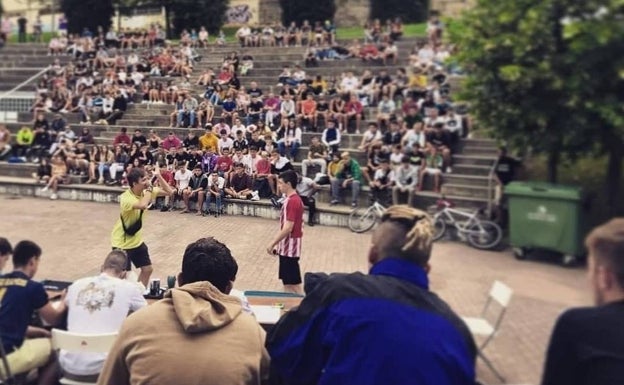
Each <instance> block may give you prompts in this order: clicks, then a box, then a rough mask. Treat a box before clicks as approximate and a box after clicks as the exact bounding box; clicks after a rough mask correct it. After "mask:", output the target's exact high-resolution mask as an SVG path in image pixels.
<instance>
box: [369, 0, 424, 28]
mask: <svg viewBox="0 0 624 385" xmlns="http://www.w3.org/2000/svg"><path fill="white" fill-rule="evenodd" d="M428 12H429V1H427V0H370V18H371V19H379V20H387V19H394V18H396V17H400V18H401V20H403V21H404V22H407V23H420V22H423V21H425V20H426V19H427V16H428Z"/></svg>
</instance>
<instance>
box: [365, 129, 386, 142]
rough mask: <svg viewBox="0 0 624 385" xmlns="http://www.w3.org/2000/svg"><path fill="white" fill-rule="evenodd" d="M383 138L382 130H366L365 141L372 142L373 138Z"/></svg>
mask: <svg viewBox="0 0 624 385" xmlns="http://www.w3.org/2000/svg"><path fill="white" fill-rule="evenodd" d="M382 138H383V137H382V136H381V131H379V130H377V131H375V133H373V132H372V131H370V130H366V131H365V132H364V143H370V142H372V141H373V140H381V139H382Z"/></svg>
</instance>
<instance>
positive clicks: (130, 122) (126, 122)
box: [116, 117, 160, 127]
mask: <svg viewBox="0 0 624 385" xmlns="http://www.w3.org/2000/svg"><path fill="white" fill-rule="evenodd" d="M157 119H159V120H160V117H158V118H157ZM116 123H117V125H118V126H145V127H152V126H155V125H156V119H141V120H139V119H126V118H125V117H124V118H123V119H119V120H118V121H117V122H116Z"/></svg>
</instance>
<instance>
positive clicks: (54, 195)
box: [50, 194, 58, 201]
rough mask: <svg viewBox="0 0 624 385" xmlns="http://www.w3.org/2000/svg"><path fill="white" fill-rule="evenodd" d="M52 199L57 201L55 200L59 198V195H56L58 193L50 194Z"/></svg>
mask: <svg viewBox="0 0 624 385" xmlns="http://www.w3.org/2000/svg"><path fill="white" fill-rule="evenodd" d="M50 199H52V200H53V201H55V200H57V199H58V195H56V194H52V195H50Z"/></svg>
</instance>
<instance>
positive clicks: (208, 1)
mask: <svg viewBox="0 0 624 385" xmlns="http://www.w3.org/2000/svg"><path fill="white" fill-rule="evenodd" d="M163 1H165V2H166V3H167V6H168V7H169V12H171V13H172V17H173V19H172V21H173V26H174V28H175V32H176V34H177V35H178V36H179V34H180V32H182V30H183V29H186V30H187V31H190V29H191V28H195V29H198V28H199V27H201V26H204V27H206V29H207V30H208V32H210V33H212V34H214V33H217V32H219V29H220V28H221V27H222V26H223V24H224V23H225V14H226V12H227V9H228V5H229V0H176V1H171V0H163Z"/></svg>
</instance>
